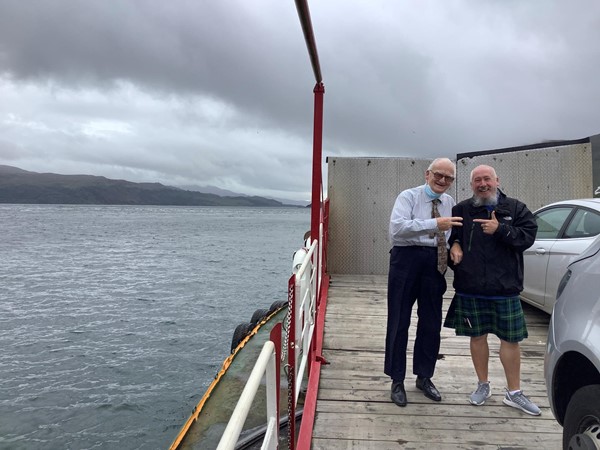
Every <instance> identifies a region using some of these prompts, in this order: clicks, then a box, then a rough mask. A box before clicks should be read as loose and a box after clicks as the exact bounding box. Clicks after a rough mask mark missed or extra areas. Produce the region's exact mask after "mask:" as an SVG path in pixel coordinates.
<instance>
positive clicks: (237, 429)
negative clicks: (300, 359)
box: [217, 341, 279, 450]
mask: <svg viewBox="0 0 600 450" xmlns="http://www.w3.org/2000/svg"><path fill="white" fill-rule="evenodd" d="M276 363H277V361H276V359H275V344H273V342H272V341H267V342H265V345H263V348H262V351H261V352H260V355H259V357H258V360H257V361H256V364H254V368H253V369H252V373H250V377H249V378H248V381H247V382H246V386H245V387H244V390H243V391H242V395H241V396H240V399H239V400H238V402H237V405H236V406H235V409H234V410H233V414H232V415H231V418H230V419H229V422H228V423H227V427H226V428H225V431H224V432H223V436H222V437H221V440H220V441H219V445H218V446H217V450H233V449H234V448H235V445H236V443H237V441H238V439H239V437H240V433H241V432H242V428H243V426H244V423H245V422H246V418H247V417H248V413H249V412H250V407H251V406H252V402H253V401H254V397H255V396H256V392H257V391H258V387H259V386H260V382H261V380H262V378H263V374H264V373H265V372H266V375H267V380H266V381H267V423H268V428H267V433H266V435H265V439H264V441H263V445H262V447H261V449H264V450H276V449H277V445H278V439H279V436H278V433H279V427H278V426H276V425H275V424H278V423H279V418H278V417H277V384H276V382H277V380H276V370H275V369H276V366H275V364H276Z"/></svg>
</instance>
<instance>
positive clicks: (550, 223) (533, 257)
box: [521, 206, 574, 310]
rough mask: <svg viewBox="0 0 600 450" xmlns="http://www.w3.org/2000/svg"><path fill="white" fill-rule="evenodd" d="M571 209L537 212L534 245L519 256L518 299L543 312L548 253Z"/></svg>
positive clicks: (552, 209) (563, 208)
mask: <svg viewBox="0 0 600 450" xmlns="http://www.w3.org/2000/svg"><path fill="white" fill-rule="evenodd" d="M573 209H574V207H573V206H556V207H550V208H548V209H543V210H541V211H537V212H536V213H535V215H534V216H535V220H536V222H537V225H538V230H537V234H536V237H535V242H534V243H533V245H532V246H531V247H529V248H528V249H527V250H525V252H524V254H523V260H524V280H523V292H522V293H521V298H522V299H523V300H524V301H526V302H527V303H531V304H532V305H533V306H536V307H538V308H541V309H544V310H546V309H545V308H544V304H545V297H546V278H547V277H546V275H547V272H548V262H549V258H550V254H551V253H550V252H551V250H552V247H553V246H554V245H555V243H556V242H557V240H558V239H559V236H560V233H561V231H562V230H563V228H564V227H565V224H566V223H567V219H569V217H570V215H571V214H572V213H573ZM561 276H562V275H561ZM559 280H560V279H559Z"/></svg>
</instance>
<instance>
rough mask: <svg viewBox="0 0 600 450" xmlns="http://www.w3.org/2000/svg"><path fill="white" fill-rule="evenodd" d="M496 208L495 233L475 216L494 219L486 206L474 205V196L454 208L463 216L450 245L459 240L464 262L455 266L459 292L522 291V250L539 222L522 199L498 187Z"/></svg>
mask: <svg viewBox="0 0 600 450" xmlns="http://www.w3.org/2000/svg"><path fill="white" fill-rule="evenodd" d="M498 194H499V198H498V204H497V205H496V206H495V207H494V211H495V213H496V219H497V220H498V223H499V226H498V229H497V230H496V232H495V233H494V234H493V235H488V234H484V233H483V229H482V228H481V223H478V222H473V219H491V215H492V214H491V210H490V209H488V208H487V207H486V206H474V205H473V199H468V200H464V201H462V202H460V203H459V204H457V205H456V206H455V207H454V208H452V215H453V216H460V217H462V218H463V226H462V227H453V228H452V234H451V236H450V240H449V244H450V245H451V246H452V244H454V242H456V241H458V242H459V243H460V245H461V248H462V251H463V259H462V261H461V262H460V263H459V264H457V265H454V264H452V263H451V261H450V258H448V260H449V261H448V262H449V263H450V267H452V269H453V270H454V284H453V286H454V289H455V290H456V292H458V293H462V294H471V295H483V296H503V297H514V296H517V295H519V294H520V292H521V291H522V290H523V252H524V251H525V250H526V249H528V248H529V247H531V246H532V245H533V242H534V241H535V234H536V232H537V223H536V221H535V218H534V217H533V214H532V213H531V211H529V209H527V206H525V204H524V203H523V202H520V201H519V200H517V199H514V198H510V197H507V196H506V194H504V193H503V192H501V191H500V190H498Z"/></svg>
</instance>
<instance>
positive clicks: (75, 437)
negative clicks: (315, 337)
mask: <svg viewBox="0 0 600 450" xmlns="http://www.w3.org/2000/svg"><path fill="white" fill-rule="evenodd" d="M309 214H310V213H309V211H308V209H304V208H303V209H295V208H283V209H279V208H266V209H258V208H225V207H219V208H208V207H151V206H150V207H148V206H146V207H134V206H56V205H0V448H1V449H27V450H29V449H61V450H62V449H116V448H118V449H165V448H168V446H169V445H170V443H171V441H172V440H173V438H174V437H175V435H176V434H177V432H178V431H179V429H180V428H181V426H182V424H183V422H184V421H185V419H186V418H187V417H188V416H189V414H190V413H191V411H192V408H193V407H194V406H195V405H196V403H197V402H198V401H199V399H200V397H201V396H202V394H203V393H204V391H205V389H206V388H207V387H208V385H209V384H210V382H211V380H212V378H213V377H214V375H215V373H216V372H217V370H218V369H219V368H220V366H221V363H222V361H223V359H224V358H225V357H226V356H227V354H228V352H229V345H230V341H231V337H232V333H233V330H234V329H235V327H236V325H237V324H239V323H240V322H245V321H248V320H249V319H250V317H251V316H252V313H253V312H254V311H255V310H256V309H258V308H268V307H269V306H270V305H271V303H272V302H273V301H276V300H285V299H286V286H287V279H288V278H289V276H290V272H291V258H292V253H293V252H294V251H295V250H296V249H297V248H298V247H300V246H301V245H302V236H303V234H304V232H305V231H306V230H307V229H308V228H309V226H310V217H309Z"/></svg>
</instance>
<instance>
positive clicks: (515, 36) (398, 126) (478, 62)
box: [0, 0, 600, 200]
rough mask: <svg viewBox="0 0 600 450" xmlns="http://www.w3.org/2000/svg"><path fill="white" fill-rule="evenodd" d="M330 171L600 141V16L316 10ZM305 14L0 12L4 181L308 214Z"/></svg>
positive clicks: (283, 1) (509, 10)
mask: <svg viewBox="0 0 600 450" xmlns="http://www.w3.org/2000/svg"><path fill="white" fill-rule="evenodd" d="M309 4H310V8H311V14H312V21H313V27H314V30H315V37H316V41H317V46H318V50H319V57H320V60H321V68H322V73H323V81H324V84H325V118H324V144H323V156H324V158H325V157H326V156H414V157H435V156H448V157H455V155H456V154H457V153H462V152H471V151H479V150H488V149H493V148H501V147H509V146H517V145H525V144H532V143H538V142H543V141H545V140H553V139H579V138H583V137H587V136H590V135H593V134H597V133H600V81H599V80H600V2H598V1H596V0H573V1H562V0H545V1H541V0H470V1H461V0H437V1H433V0H369V1H367V0H363V1H359V0H318V1H315V0H313V1H309ZM314 84H315V80H314V77H313V73H312V69H311V66H310V62H309V58H308V52H307V50H306V46H305V42H304V38H303V35H302V31H301V27H300V22H299V20H298V16H297V12H296V7H295V4H294V1H293V0H210V1H209V0H169V1H162V0H51V1H48V0H0V164H6V165H11V166H16V167H20V168H22V169H25V170H31V171H36V172H55V173H62V174H82V173H83V174H92V175H103V176H106V177H109V178H119V179H126V180H130V181H150V182H154V181H158V182H161V183H164V184H168V185H201V186H203V185H213V186H217V187H220V188H223V189H228V190H231V191H235V192H241V193H245V194H250V195H261V196H269V197H277V198H286V199H292V200H308V199H309V198H310V176H311V151H312V112H313V94H312V90H313V87H314Z"/></svg>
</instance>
